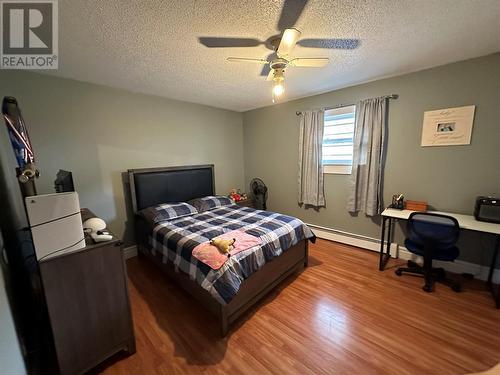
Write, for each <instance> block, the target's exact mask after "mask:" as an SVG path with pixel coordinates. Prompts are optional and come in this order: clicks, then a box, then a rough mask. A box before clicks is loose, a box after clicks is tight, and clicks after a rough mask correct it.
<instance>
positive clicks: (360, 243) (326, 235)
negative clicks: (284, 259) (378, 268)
mask: <svg viewBox="0 0 500 375" xmlns="http://www.w3.org/2000/svg"><path fill="white" fill-rule="evenodd" d="M307 225H308V226H309V227H311V229H312V230H313V232H314V234H316V236H318V237H319V238H322V239H325V240H330V241H335V242H340V243H343V244H346V245H351V246H356V247H360V248H362V249H366V250H371V251H377V252H378V251H380V239H377V238H373V237H366V236H361V235H359V234H354V233H349V232H345V231H340V230H337V229H333V228H326V227H321V226H318V225H314V224H307ZM391 256H392V257H393V258H400V259H403V260H413V261H415V262H417V263H421V262H422V258H421V257H417V256H416V255H414V254H412V253H411V252H409V251H408V250H407V249H406V248H405V247H404V246H399V245H398V244H395V243H393V244H392V245H391ZM435 265H436V266H437V267H443V268H444V269H445V270H447V271H450V272H454V273H458V274H462V273H468V274H471V275H474V278H476V279H479V280H483V281H486V280H487V279H488V273H489V270H490V268H489V267H488V266H482V265H480V264H475V263H470V262H464V261H462V260H456V261H454V262H440V261H435ZM493 283H495V284H500V270H499V269H496V270H495V272H494V273H493Z"/></svg>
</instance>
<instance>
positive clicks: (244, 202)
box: [236, 198, 255, 208]
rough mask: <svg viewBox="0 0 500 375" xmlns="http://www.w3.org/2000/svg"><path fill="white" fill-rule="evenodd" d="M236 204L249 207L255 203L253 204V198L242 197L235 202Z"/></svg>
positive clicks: (253, 206)
mask: <svg viewBox="0 0 500 375" xmlns="http://www.w3.org/2000/svg"><path fill="white" fill-rule="evenodd" d="M236 204H237V205H238V206H242V207H251V208H255V205H254V204H253V199H250V198H248V199H244V200H241V201H239V202H236Z"/></svg>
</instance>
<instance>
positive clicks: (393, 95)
mask: <svg viewBox="0 0 500 375" xmlns="http://www.w3.org/2000/svg"><path fill="white" fill-rule="evenodd" d="M380 98H382V99H397V98H399V95H398V94H391V95H384V96H381V97H380ZM351 105H355V104H354V103H351V104H339V105H335V106H333V107H323V108H321V109H323V110H325V111H327V110H329V109H335V108H342V107H350V106H351ZM295 114H296V115H297V116H299V115H301V114H302V112H300V111H297V112H295Z"/></svg>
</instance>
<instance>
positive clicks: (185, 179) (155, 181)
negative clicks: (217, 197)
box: [128, 164, 215, 213]
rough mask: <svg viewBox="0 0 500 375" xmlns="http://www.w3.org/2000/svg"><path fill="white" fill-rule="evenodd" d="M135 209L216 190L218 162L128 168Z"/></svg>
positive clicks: (201, 195)
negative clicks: (214, 164)
mask: <svg viewBox="0 0 500 375" xmlns="http://www.w3.org/2000/svg"><path fill="white" fill-rule="evenodd" d="M128 176H129V182H130V195H131V197H132V207H133V209H134V212H135V213H136V212H137V211H140V210H142V209H143V208H147V207H151V206H155V205H158V204H161V203H171V202H186V201H188V200H190V199H193V198H200V197H205V196H207V195H214V194H215V183H214V181H215V180H214V166H213V165H212V164H210V165H191V166H183V167H165V168H143V169H129V170H128Z"/></svg>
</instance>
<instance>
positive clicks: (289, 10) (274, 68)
mask: <svg viewBox="0 0 500 375" xmlns="http://www.w3.org/2000/svg"><path fill="white" fill-rule="evenodd" d="M307 2H308V0H285V1H284V4H283V8H282V10H281V15H280V18H279V20H278V24H277V29H278V31H279V34H277V35H273V36H271V37H269V38H268V39H266V40H265V41H261V40H258V39H253V38H224V37H200V38H199V41H200V43H201V44H203V45H204V46H206V47H208V48H232V47H256V46H259V45H262V44H263V45H265V46H266V47H267V48H269V49H271V50H273V51H274V52H273V53H271V54H270V55H269V56H267V58H266V59H255V58H245V57H228V58H227V61H230V62H249V63H256V64H262V65H263V68H262V71H261V74H260V75H261V76H267V80H268V81H271V80H272V81H273V102H275V101H276V100H277V99H278V98H279V97H280V96H281V95H282V94H283V93H284V90H285V87H284V79H285V77H284V73H285V69H286V68H288V67H313V68H319V67H323V66H325V65H326V64H328V61H329V59H328V58H327V57H318V58H310V57H307V58H290V53H291V52H292V50H293V48H294V47H295V45H297V44H298V45H299V46H301V47H306V48H328V49H354V48H357V47H358V46H359V43H360V42H359V40H358V39H301V40H299V38H300V35H301V33H300V31H299V30H297V29H296V28H294V25H295V23H296V22H297V20H298V19H299V17H300V15H301V14H302V12H303V11H304V8H305V6H306V5H307Z"/></svg>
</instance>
